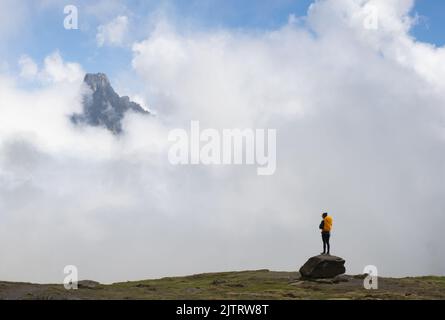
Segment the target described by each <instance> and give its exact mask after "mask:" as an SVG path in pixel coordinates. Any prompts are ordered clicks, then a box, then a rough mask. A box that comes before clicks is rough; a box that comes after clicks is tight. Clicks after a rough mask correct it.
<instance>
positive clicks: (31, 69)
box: [19, 55, 39, 79]
mask: <svg viewBox="0 0 445 320" xmlns="http://www.w3.org/2000/svg"><path fill="white" fill-rule="evenodd" d="M19 66H20V76H21V77H23V78H25V79H34V78H35V77H36V76H37V73H38V72H39V67H38V66H37V64H36V63H35V62H34V60H33V59H31V58H30V57H29V56H27V55H23V56H21V57H20V59H19Z"/></svg>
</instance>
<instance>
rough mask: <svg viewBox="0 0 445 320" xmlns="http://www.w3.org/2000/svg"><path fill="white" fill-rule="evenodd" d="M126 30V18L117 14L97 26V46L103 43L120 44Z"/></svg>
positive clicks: (122, 41)
mask: <svg viewBox="0 0 445 320" xmlns="http://www.w3.org/2000/svg"><path fill="white" fill-rule="evenodd" d="M127 32H128V18H127V17H126V16H118V17H116V18H115V19H114V20H112V21H111V22H109V23H107V24H105V25H100V26H99V27H98V28H97V34H96V41H97V45H98V46H99V47H102V46H104V45H109V46H121V45H123V43H124V40H125V36H126V34H127Z"/></svg>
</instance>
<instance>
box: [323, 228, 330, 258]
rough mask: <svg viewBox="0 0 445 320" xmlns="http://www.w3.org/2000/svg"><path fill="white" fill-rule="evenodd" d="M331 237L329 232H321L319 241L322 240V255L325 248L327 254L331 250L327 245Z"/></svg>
mask: <svg viewBox="0 0 445 320" xmlns="http://www.w3.org/2000/svg"><path fill="white" fill-rule="evenodd" d="M330 237H331V234H330V233H329V232H322V233H321V239H322V240H323V253H326V247H327V249H328V251H327V253H329V250H330V249H331V247H330V245H329V238H330Z"/></svg>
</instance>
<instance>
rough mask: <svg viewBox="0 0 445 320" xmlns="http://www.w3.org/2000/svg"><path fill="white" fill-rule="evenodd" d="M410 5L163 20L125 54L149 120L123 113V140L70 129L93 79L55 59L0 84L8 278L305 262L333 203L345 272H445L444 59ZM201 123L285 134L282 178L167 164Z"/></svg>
mask: <svg viewBox="0 0 445 320" xmlns="http://www.w3.org/2000/svg"><path fill="white" fill-rule="evenodd" d="M334 2H335V5H334ZM366 5H373V6H375V7H377V8H378V9H379V12H381V15H380V16H379V28H378V30H369V29H366V28H365V27H364V26H363V19H364V17H365V16H366V12H367V10H366ZM412 6H413V2H412V1H406V0H398V1H391V3H389V1H383V0H375V1H372V0H370V1H358V0H357V1H355V0H338V1H337V0H336V1H332V0H324V1H316V2H315V4H313V5H312V6H311V7H310V9H309V11H308V13H307V15H306V16H305V17H295V16H292V15H291V16H290V17H289V21H288V23H287V24H285V25H283V26H281V27H279V28H277V29H273V30H255V31H252V30H250V31H249V30H239V29H225V28H218V29H210V30H199V29H195V28H193V27H190V28H178V27H177V26H176V25H175V23H174V21H172V20H171V19H169V18H168V16H162V17H161V18H159V20H158V21H156V23H155V27H154V28H153V29H152V30H150V32H149V34H147V36H146V38H145V39H144V40H142V41H138V42H136V43H134V44H133V45H132V53H133V58H132V65H131V68H132V71H133V72H134V74H135V75H136V76H137V79H138V81H139V82H140V84H141V85H140V87H139V88H143V90H142V91H141V92H139V95H140V96H141V97H142V98H143V100H144V101H146V102H147V103H148V105H149V107H150V109H153V110H155V112H156V116H155V117H143V116H141V115H138V114H128V115H127V116H126V117H125V119H124V123H123V130H124V133H123V134H122V135H120V136H116V135H113V134H111V133H110V132H109V131H107V130H106V129H105V128H100V127H88V126H75V125H73V124H72V123H71V122H70V121H69V115H70V114H72V113H76V112H79V111H80V110H81V102H82V99H81V98H82V94H83V93H84V90H85V88H84V87H83V86H82V76H83V74H84V73H85V72H87V70H84V68H83V67H82V66H81V65H80V64H78V63H76V62H75V61H73V62H71V61H64V60H63V57H61V56H60V54H59V53H57V51H55V52H51V53H48V57H47V59H45V60H44V61H43V62H42V61H41V62H39V61H37V62H36V64H37V65H39V68H38V70H35V68H32V70H33V71H32V72H31V74H30V73H29V72H27V73H25V74H26V75H28V76H29V77H28V80H27V81H35V82H36V83H38V84H39V85H37V86H35V87H33V88H32V89H30V88H27V87H23V86H21V85H20V84H21V81H22V80H21V79H20V76H19V75H17V76H14V75H10V74H7V73H2V74H0V213H1V222H0V243H2V245H1V246H0V257H2V258H1V259H2V264H1V265H0V279H2V280H8V281H33V282H58V283H60V282H62V281H63V278H64V274H63V268H64V266H65V265H75V266H77V268H78V270H79V277H80V278H81V279H94V280H97V281H100V282H105V283H109V282H116V281H126V280H136V279H145V278H155V277H161V276H173V275H186V274H194V273H200V272H211V271H228V270H245V269H262V268H267V269H271V270H297V269H298V268H299V267H300V266H301V265H302V264H303V263H304V262H305V261H306V259H307V258H308V257H310V256H312V255H315V254H318V253H319V252H320V250H321V239H320V235H319V231H318V223H319V220H320V215H321V213H322V212H325V211H327V212H329V213H330V214H331V215H332V216H333V219H334V224H333V232H332V237H331V250H332V253H333V254H335V255H338V256H341V257H343V258H345V260H346V270H347V273H350V274H356V273H361V272H362V271H363V268H364V267H365V266H366V265H375V266H376V267H377V268H378V271H379V274H380V275H387V276H406V275H410V276H414V275H427V274H436V275H444V274H445V256H444V255H443V254H442V252H443V251H444V249H445V248H444V244H443V241H442V240H441V234H440V231H441V230H440V229H438V228H440V226H441V225H443V224H444V223H445V219H444V216H443V209H444V208H445V194H444V190H445V189H444V188H443V186H442V184H443V181H444V180H445V165H444V164H445V127H444V123H445V122H444V120H445V118H444V102H445V90H444V87H445V67H444V66H445V53H444V52H445V51H444V48H440V47H434V46H432V45H429V44H426V43H422V42H419V41H417V40H416V39H414V38H413V37H412V36H411V35H410V29H411V28H412V27H413V25H414V24H415V23H416V22H415V19H414V18H413V17H411V16H410V10H411V8H412ZM28 66H29V64H28ZM102 71H103V72H106V71H107V70H102ZM30 77H31V78H32V79H31V80H30V79H29V78H30ZM112 80H113V79H112ZM112 84H113V85H114V83H113V81H112ZM116 90H117V91H118V92H119V86H117V87H116ZM192 120H197V121H199V122H200V125H201V126H202V127H206V128H214V129H216V130H221V129H223V128H241V129H243V128H253V129H256V128H259V129H276V132H277V135H276V142H277V149H276V155H277V158H276V170H275V172H274V174H273V175H270V176H261V175H257V173H256V167H255V166H248V165H172V164H171V163H170V162H169V161H168V150H169V147H170V145H171V143H170V142H169V141H168V134H169V132H170V131H171V130H174V129H186V130H187V128H188V127H189V126H190V121H192Z"/></svg>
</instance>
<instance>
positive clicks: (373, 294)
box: [0, 270, 445, 299]
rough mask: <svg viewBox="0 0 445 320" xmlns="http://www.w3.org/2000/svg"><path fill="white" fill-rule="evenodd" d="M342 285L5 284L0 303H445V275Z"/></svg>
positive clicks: (275, 275)
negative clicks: (69, 286)
mask: <svg viewBox="0 0 445 320" xmlns="http://www.w3.org/2000/svg"><path fill="white" fill-rule="evenodd" d="M345 280H347V281H344V282H343V281H342V282H338V283H332V282H330V281H303V280H300V279H299V274H298V273H297V272H276V271H269V270H254V271H240V272H221V273H205V274H197V275H191V276H186V277H167V278H162V279H154V280H143V281H129V282H120V283H114V284H111V285H102V284H98V283H94V282H80V283H79V289H78V290H65V289H64V287H63V285H55V284H48V285H46V284H45V285H40V284H29V283H13V282H0V298H1V299H445V277H434V276H427V277H408V278H379V288H378V290H366V289H364V288H363V279H362V277H360V276H346V277H345Z"/></svg>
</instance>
